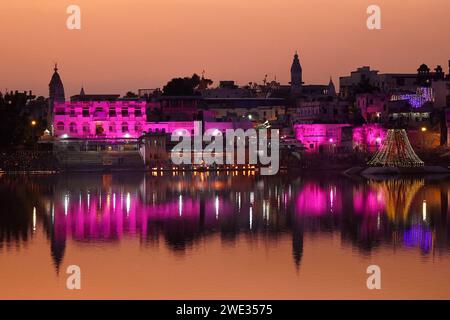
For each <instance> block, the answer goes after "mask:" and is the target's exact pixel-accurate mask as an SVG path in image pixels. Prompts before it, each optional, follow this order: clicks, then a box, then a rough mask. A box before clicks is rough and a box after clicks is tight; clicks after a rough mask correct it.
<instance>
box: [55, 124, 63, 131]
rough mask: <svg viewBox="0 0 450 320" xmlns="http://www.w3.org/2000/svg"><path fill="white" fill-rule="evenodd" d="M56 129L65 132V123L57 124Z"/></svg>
mask: <svg viewBox="0 0 450 320" xmlns="http://www.w3.org/2000/svg"><path fill="white" fill-rule="evenodd" d="M56 129H57V130H60V131H64V122H58V123H57V124H56Z"/></svg>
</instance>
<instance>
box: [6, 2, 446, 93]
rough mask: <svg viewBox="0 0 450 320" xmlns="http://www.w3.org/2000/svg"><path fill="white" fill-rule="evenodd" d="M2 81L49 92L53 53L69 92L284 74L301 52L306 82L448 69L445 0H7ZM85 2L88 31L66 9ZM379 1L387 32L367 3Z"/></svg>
mask: <svg viewBox="0 0 450 320" xmlns="http://www.w3.org/2000/svg"><path fill="white" fill-rule="evenodd" d="M0 2H1V5H0V7H1V10H0V36H1V40H2V46H1V54H0V90H1V91H4V90H5V88H8V89H9V90H15V89H18V90H28V89H32V90H33V91H34V92H35V93H37V94H42V95H45V96H47V95H48V88H47V86H48V82H49V80H50V77H51V72H52V64H53V62H55V61H57V62H58V64H59V66H60V74H61V77H62V80H63V82H64V85H65V88H66V98H67V97H68V96H69V95H73V94H76V93H78V92H79V89H80V87H81V85H82V84H84V86H85V89H86V92H87V93H121V94H124V93H125V92H126V91H128V90H133V91H136V90H137V89H138V88H155V87H160V86H161V85H163V84H164V83H165V82H167V80H169V79H170V78H172V77H174V76H181V75H183V76H184V75H189V74H192V73H194V72H197V73H201V72H202V70H206V75H207V76H208V77H210V78H212V79H213V80H214V81H215V83H216V84H217V83H218V81H219V80H227V79H233V80H236V81H237V82H238V83H240V84H246V83H248V82H249V81H258V82H261V81H262V79H263V78H264V75H265V74H268V75H269V79H272V78H273V77H274V76H275V75H276V76H277V79H278V80H280V81H282V82H283V83H287V82H288V78H289V68H290V64H291V61H292V55H293V53H294V51H295V50H296V49H298V50H299V53H300V58H301V63H302V66H303V74H304V80H305V81H306V82H307V83H326V82H328V79H329V77H330V75H331V76H333V78H334V79H335V82H336V83H337V82H338V80H337V77H338V76H340V75H345V74H348V73H349V72H350V71H351V70H353V69H355V68H356V67H358V66H361V65H368V64H370V65H371V66H372V67H374V68H376V69H379V70H381V71H382V72H413V71H414V70H415V69H416V68H417V66H418V65H419V64H420V63H422V62H425V63H427V64H428V65H429V66H432V67H433V68H434V67H435V65H437V64H441V65H442V66H443V67H444V70H446V71H447V70H448V68H447V61H448V59H450V33H449V30H450V18H449V12H450V1H448V0H427V1H424V0H407V1H405V0H370V1H369V0H367V1H366V0H340V1H335V0H314V1H313V0H264V1H257V0H245V1H243V0H226V1H224V0H222V1H221V0H215V1H212V0H68V1H66V0H58V1H55V0H39V1H30V0H0ZM70 4H77V5H79V6H80V7H81V19H82V21H81V30H68V29H66V19H67V17H68V15H67V14H66V8H67V6H68V5H70ZM370 4H378V5H380V7H381V9H382V30H379V31H369V30H368V29H367V28H366V19H367V14H366V8H367V6H368V5H370Z"/></svg>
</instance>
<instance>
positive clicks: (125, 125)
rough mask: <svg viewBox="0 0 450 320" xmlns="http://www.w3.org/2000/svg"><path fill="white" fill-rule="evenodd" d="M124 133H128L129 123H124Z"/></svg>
mask: <svg viewBox="0 0 450 320" xmlns="http://www.w3.org/2000/svg"><path fill="white" fill-rule="evenodd" d="M122 132H128V123H126V122H123V123H122Z"/></svg>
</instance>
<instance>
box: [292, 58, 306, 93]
mask: <svg viewBox="0 0 450 320" xmlns="http://www.w3.org/2000/svg"><path fill="white" fill-rule="evenodd" d="M302 78H303V70H302V66H301V64H300V59H299V57H298V51H297V50H296V51H295V55H294V60H293V61H292V65H291V92H292V93H293V94H298V93H301V91H302V84H303V81H302Z"/></svg>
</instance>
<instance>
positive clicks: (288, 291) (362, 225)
mask: <svg viewBox="0 0 450 320" xmlns="http://www.w3.org/2000/svg"><path fill="white" fill-rule="evenodd" d="M449 200H450V179H449V178H441V179H438V178H436V177H435V178H432V177H426V178H415V179H407V178H403V179H388V180H382V179H377V180H374V179H364V178H348V177H344V176H340V175H337V174H329V173H323V174H318V175H310V176H300V177H294V176H289V175H280V176H276V177H260V176H257V175H253V174H251V173H246V174H245V175H244V173H228V174H226V173H221V174H215V173H197V174H195V175H194V174H192V173H186V174H184V175H183V174H172V173H170V174H168V173H165V174H164V175H163V176H161V175H159V176H154V175H151V174H146V175H145V174H132V173H127V174H105V175H101V174H98V175H93V174H90V175H52V176H41V177H37V176H36V177H26V176H2V177H0V201H1V203H2V205H1V208H0V283H1V285H0V298H1V299H10V298H29V299H37V298H44V299H46V298H61V299H81V298H88V299H90V298H106V299H107V298H113V299H117V298H125V299H127V298H129V299H197V298H199V299H211V298H220V299H317V298H319V299H329V298H343V299H346V298H351V299H380V298H424V299H430V298H436V299H444V298H445V299H450V223H449V221H448V220H449V215H450V211H449ZM70 265H77V266H79V267H80V268H81V286H82V288H81V290H68V289H67V288H66V279H67V277H68V274H67V273H66V270H67V267H68V266H70ZM370 265H378V266H379V267H380V268H381V283H382V287H381V290H369V289H368V288H367V285H366V280H367V278H368V277H369V275H368V274H367V273H366V270H367V267H368V266H370Z"/></svg>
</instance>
